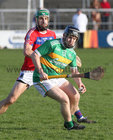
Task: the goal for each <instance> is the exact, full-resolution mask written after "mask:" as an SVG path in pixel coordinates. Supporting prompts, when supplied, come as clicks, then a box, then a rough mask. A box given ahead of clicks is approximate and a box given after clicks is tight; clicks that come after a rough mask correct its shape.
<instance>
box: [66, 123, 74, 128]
mask: <svg viewBox="0 0 113 140" xmlns="http://www.w3.org/2000/svg"><path fill="white" fill-rule="evenodd" d="M65 125H66V127H67V128H68V129H69V128H72V127H73V126H74V125H73V122H72V121H70V122H65Z"/></svg>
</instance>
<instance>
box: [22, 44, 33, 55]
mask: <svg viewBox="0 0 113 140" xmlns="http://www.w3.org/2000/svg"><path fill="white" fill-rule="evenodd" d="M23 53H24V55H25V56H28V57H31V54H32V53H33V50H32V46H31V45H30V44H28V43H27V44H25V45H24V52H23Z"/></svg>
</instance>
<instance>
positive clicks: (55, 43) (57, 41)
mask: <svg viewBox="0 0 113 140" xmlns="http://www.w3.org/2000/svg"><path fill="white" fill-rule="evenodd" d="M49 41H50V44H51V46H56V45H59V44H61V41H60V39H52V40H49Z"/></svg>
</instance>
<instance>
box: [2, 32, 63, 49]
mask: <svg viewBox="0 0 113 140" xmlns="http://www.w3.org/2000/svg"><path fill="white" fill-rule="evenodd" d="M26 33H27V31H25V30H21V31H20V30H18V31H17V30H13V31H10V30H2V31H0V48H9V49H22V48H23V46H24V38H25V35H26ZM55 33H56V36H57V38H60V37H61V36H62V33H63V31H62V30H59V31H55Z"/></svg>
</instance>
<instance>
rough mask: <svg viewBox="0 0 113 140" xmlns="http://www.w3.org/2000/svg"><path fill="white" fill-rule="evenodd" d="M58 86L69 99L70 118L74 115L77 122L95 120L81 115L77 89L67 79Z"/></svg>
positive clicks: (91, 121)
mask: <svg viewBox="0 0 113 140" xmlns="http://www.w3.org/2000/svg"><path fill="white" fill-rule="evenodd" d="M60 88H61V89H62V90H63V91H64V92H65V93H66V94H67V95H68V97H69V99H70V107H71V114H72V118H74V115H75V116H76V118H77V121H78V122H79V123H81V122H84V123H96V121H93V120H88V119H87V117H84V116H83V115H82V113H81V111H80V109H79V100H80V94H79V92H78V90H77V89H76V88H75V87H74V86H73V85H72V84H71V83H70V82H69V81H66V82H65V83H64V84H63V85H62V86H61V87H60ZM74 102H75V103H74Z"/></svg>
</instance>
